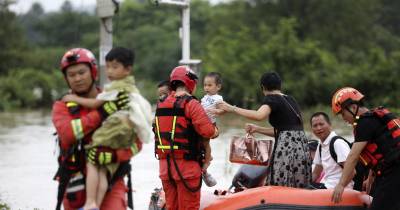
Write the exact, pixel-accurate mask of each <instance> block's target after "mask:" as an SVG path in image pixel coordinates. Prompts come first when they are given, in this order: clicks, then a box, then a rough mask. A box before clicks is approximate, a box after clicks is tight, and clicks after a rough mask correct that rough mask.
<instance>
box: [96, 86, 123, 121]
mask: <svg viewBox="0 0 400 210" xmlns="http://www.w3.org/2000/svg"><path fill="white" fill-rule="evenodd" d="M129 102H130V99H129V93H128V92H126V91H124V90H122V91H120V92H119V93H118V95H117V99H116V100H114V101H107V102H105V103H104V104H103V105H102V106H101V107H100V108H99V111H100V113H101V114H102V116H103V119H105V118H107V117H108V116H110V115H112V114H114V113H115V112H116V111H118V110H127V109H129Z"/></svg>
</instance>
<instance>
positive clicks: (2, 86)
mask: <svg viewBox="0 0 400 210" xmlns="http://www.w3.org/2000/svg"><path fill="white" fill-rule="evenodd" d="M4 2H7V0H0V3H1V4H0V49H1V51H0V61H1V62H0V99H1V100H0V110H6V109H10V108H38V107H49V106H50V104H51V102H52V100H54V99H55V98H57V97H59V96H60V95H61V94H62V93H63V92H64V91H65V90H66V88H67V87H66V85H65V83H64V82H63V77H62V75H61V74H60V71H59V69H58V65H59V60H60V58H61V56H62V55H63V53H64V51H66V50H67V49H68V48H71V47H77V46H79V47H86V48H89V49H92V50H93V51H94V52H95V53H96V54H98V43H99V24H100V23H99V20H98V18H97V17H96V15H95V14H94V11H93V12H90V11H89V12H87V11H82V10H77V9H76V8H73V7H72V5H71V3H70V2H68V1H65V2H64V4H63V6H62V7H61V8H60V10H59V11H58V12H51V13H45V12H44V11H43V8H42V6H41V5H40V4H38V3H35V4H33V5H32V7H31V9H30V10H29V11H28V12H27V13H25V14H21V15H16V14H14V13H13V12H11V11H10V10H9V9H8V6H7V4H6V3H4ZM398 11H400V4H399V2H398V1H396V0H367V1H362V0H337V1H319V0H233V1H230V2H229V3H223V4H222V3H221V4H217V5H211V4H210V3H208V1H205V0H192V2H191V54H192V57H193V58H195V59H201V60H202V73H201V74H202V75H204V73H205V72H209V71H217V72H220V73H221V74H222V76H223V79H224V84H223V91H222V95H223V96H224V97H225V99H226V100H227V101H229V102H231V103H233V104H237V105H241V106H246V107H255V106H257V105H258V104H259V103H260V101H261V91H260V87H259V78H260V76H261V75H262V74H263V73H264V72H267V71H270V70H275V71H277V72H278V73H279V74H281V76H282V78H283V80H284V85H283V89H284V92H286V93H289V94H292V95H293V96H295V97H296V99H297V100H298V102H299V103H300V104H301V105H302V106H303V107H307V106H315V105H318V104H323V105H329V103H330V98H331V95H332V93H333V92H334V91H335V90H336V89H337V88H339V87H342V86H353V87H355V88H358V89H359V90H360V91H362V92H363V93H365V95H366V97H367V99H368V101H369V103H370V105H373V106H376V105H385V106H389V107H399V101H400V82H399V81H398V80H399V78H400V13H398ZM113 21H114V33H113V34H114V45H115V46H117V45H119V46H125V47H129V48H134V49H135V51H136V54H137V56H136V64H135V66H134V74H135V76H136V78H137V80H138V83H139V86H140V88H141V89H142V90H143V92H144V94H145V95H146V96H147V97H148V98H151V99H152V100H154V99H155V90H156V88H155V85H156V84H157V82H158V81H160V80H164V79H166V78H167V77H168V74H169V72H170V70H171V69H172V68H173V67H174V66H176V65H177V63H178V61H179V60H180V57H181V48H180V39H179V33H178V28H179V27H180V13H179V10H178V9H177V8H173V7H168V6H162V5H160V6H156V5H154V4H152V3H151V1H139V0H125V1H123V3H122V4H121V5H120V9H119V13H118V14H117V15H116V16H115V18H114V20H113ZM199 89H201V88H199ZM198 94H201V91H198Z"/></svg>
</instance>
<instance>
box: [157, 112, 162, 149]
mask: <svg viewBox="0 0 400 210" xmlns="http://www.w3.org/2000/svg"><path fill="white" fill-rule="evenodd" d="M156 128H157V137H158V141H159V142H160V146H163V144H162V141H161V136H160V126H159V125H158V117H156ZM161 151H162V152H163V153H164V150H163V149H161Z"/></svg>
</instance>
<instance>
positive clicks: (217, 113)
mask: <svg viewBox="0 0 400 210" xmlns="http://www.w3.org/2000/svg"><path fill="white" fill-rule="evenodd" d="M206 112H207V113H211V114H213V115H216V116H219V115H222V114H223V113H225V111H224V110H222V109H207V110H206Z"/></svg>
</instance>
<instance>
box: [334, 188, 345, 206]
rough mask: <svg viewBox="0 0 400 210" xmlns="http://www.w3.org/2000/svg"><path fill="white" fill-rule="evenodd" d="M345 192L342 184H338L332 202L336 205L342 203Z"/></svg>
mask: <svg viewBox="0 0 400 210" xmlns="http://www.w3.org/2000/svg"><path fill="white" fill-rule="evenodd" d="M343 191H344V186H342V185H341V184H337V185H336V187H335V189H334V190H333V194H332V198H331V200H332V201H333V202H334V203H339V202H341V201H342V196H343Z"/></svg>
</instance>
